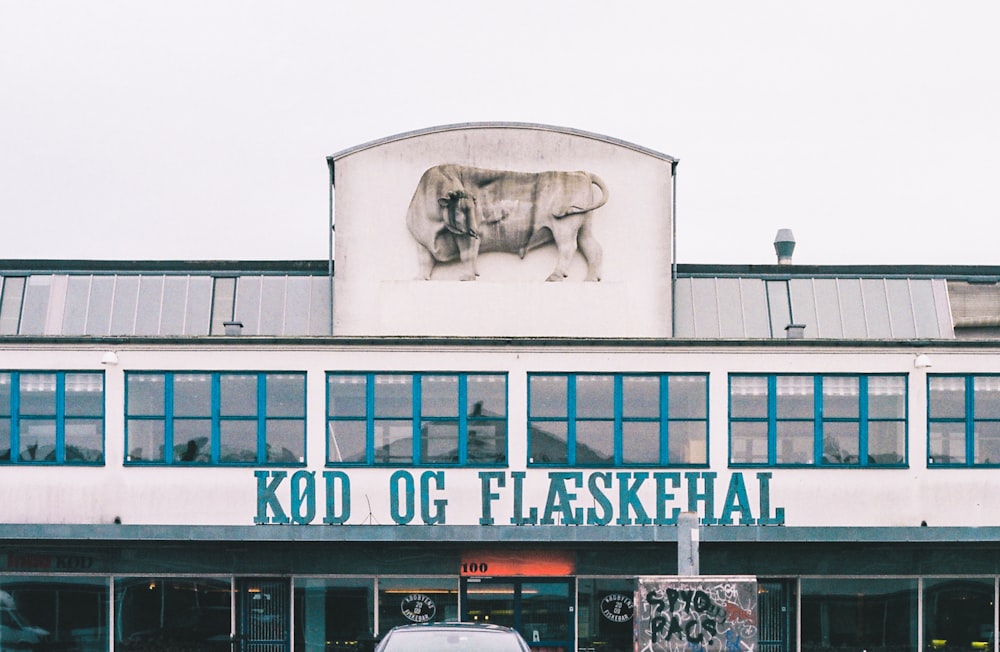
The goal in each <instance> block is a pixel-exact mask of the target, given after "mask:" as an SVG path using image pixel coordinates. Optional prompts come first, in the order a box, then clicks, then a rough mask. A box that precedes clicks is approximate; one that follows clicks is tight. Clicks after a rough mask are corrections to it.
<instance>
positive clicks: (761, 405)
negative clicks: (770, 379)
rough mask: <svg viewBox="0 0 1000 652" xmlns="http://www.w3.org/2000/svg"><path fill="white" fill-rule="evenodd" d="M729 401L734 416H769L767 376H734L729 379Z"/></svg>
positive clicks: (763, 417) (764, 417) (761, 417)
mask: <svg viewBox="0 0 1000 652" xmlns="http://www.w3.org/2000/svg"><path fill="white" fill-rule="evenodd" d="M729 402H730V408H729V409H730V411H731V413H732V416H734V417H741V418H755V419H766V418H767V378H765V377H764V376H732V377H731V378H730V379H729Z"/></svg>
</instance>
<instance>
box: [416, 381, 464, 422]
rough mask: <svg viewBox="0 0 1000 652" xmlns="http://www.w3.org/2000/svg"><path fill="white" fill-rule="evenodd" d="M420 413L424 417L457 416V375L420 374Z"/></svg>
mask: <svg viewBox="0 0 1000 652" xmlns="http://www.w3.org/2000/svg"><path fill="white" fill-rule="evenodd" d="M420 414H421V415H423V416H425V417H457V416H458V376H422V377H421V378H420Z"/></svg>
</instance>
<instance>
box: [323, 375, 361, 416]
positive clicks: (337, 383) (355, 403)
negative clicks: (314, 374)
mask: <svg viewBox="0 0 1000 652" xmlns="http://www.w3.org/2000/svg"><path fill="white" fill-rule="evenodd" d="M366 387H367V380H366V378H365V377H364V376H361V375H358V374H346V375H343V376H338V375H332V376H330V377H329V378H327V381H326V391H327V405H328V407H327V411H328V412H329V415H328V416H331V417H363V416H365V414H366V413H367V409H368V408H367V407H366V402H365V388H366Z"/></svg>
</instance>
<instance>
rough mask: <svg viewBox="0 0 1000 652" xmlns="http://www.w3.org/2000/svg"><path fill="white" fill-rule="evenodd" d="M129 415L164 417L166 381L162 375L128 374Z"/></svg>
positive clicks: (126, 380) (126, 377)
mask: <svg viewBox="0 0 1000 652" xmlns="http://www.w3.org/2000/svg"><path fill="white" fill-rule="evenodd" d="M125 382H126V387H127V390H126V391H127V392H128V413H129V414H130V415H132V416H163V415H164V407H163V397H164V389H163V388H164V385H165V383H166V379H165V378H164V377H163V375H162V374H126V375H125Z"/></svg>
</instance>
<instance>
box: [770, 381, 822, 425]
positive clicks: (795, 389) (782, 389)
mask: <svg viewBox="0 0 1000 652" xmlns="http://www.w3.org/2000/svg"><path fill="white" fill-rule="evenodd" d="M776 383H777V394H778V397H777V416H778V418H779V419H809V418H812V417H813V414H814V413H815V405H814V402H813V394H814V391H815V386H814V382H813V377H812V376H778V377H777V379H776Z"/></svg>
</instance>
